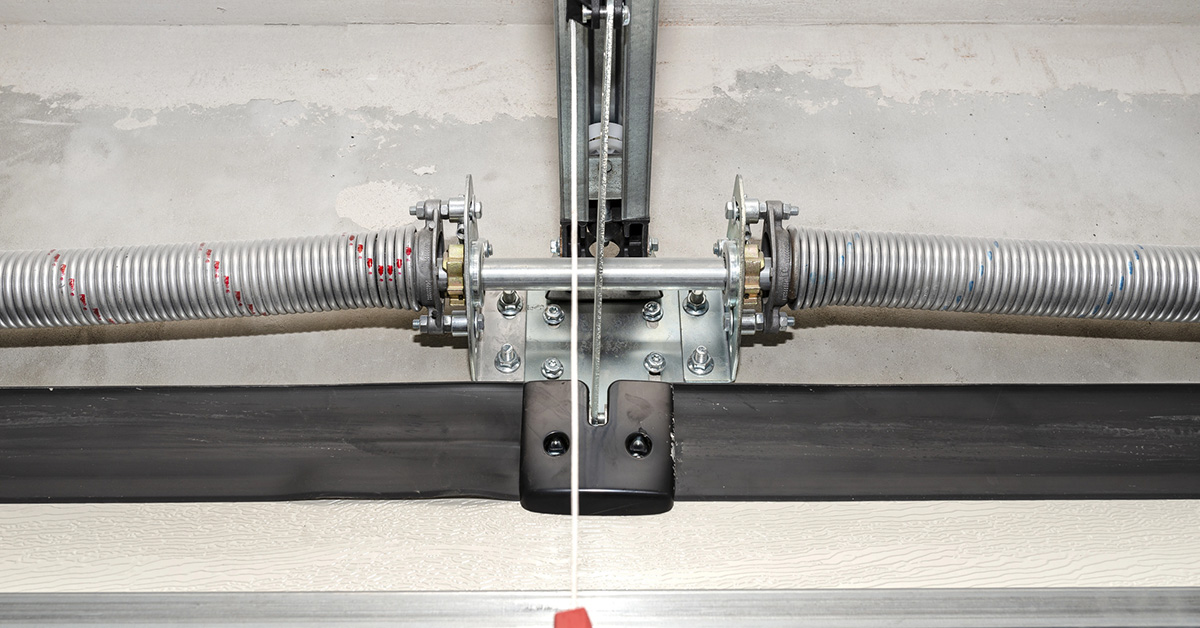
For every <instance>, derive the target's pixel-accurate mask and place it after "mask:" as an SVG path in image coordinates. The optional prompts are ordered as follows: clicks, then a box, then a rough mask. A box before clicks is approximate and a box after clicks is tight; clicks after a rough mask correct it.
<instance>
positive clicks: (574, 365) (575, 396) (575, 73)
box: [566, 20, 579, 607]
mask: <svg viewBox="0 0 1200 628" xmlns="http://www.w3.org/2000/svg"><path fill="white" fill-rule="evenodd" d="M568 23H569V25H570V26H569V28H570V38H571V234H570V240H568V241H567V242H566V245H567V246H569V247H571V381H570V384H571V442H570V443H568V445H567V446H568V447H569V448H570V450H571V606H572V607H575V606H578V605H579V243H578V242H576V240H578V238H579V185H578V181H579V89H578V87H579V86H578V83H579V68H578V57H577V56H576V54H575V39H576V37H575V20H568Z"/></svg>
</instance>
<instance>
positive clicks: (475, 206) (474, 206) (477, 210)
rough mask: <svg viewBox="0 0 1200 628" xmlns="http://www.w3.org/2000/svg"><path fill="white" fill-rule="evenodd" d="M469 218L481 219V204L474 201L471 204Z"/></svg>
mask: <svg viewBox="0 0 1200 628" xmlns="http://www.w3.org/2000/svg"><path fill="white" fill-rule="evenodd" d="M471 216H473V217H475V218H483V203H480V202H479V201H475V202H474V203H471Z"/></svg>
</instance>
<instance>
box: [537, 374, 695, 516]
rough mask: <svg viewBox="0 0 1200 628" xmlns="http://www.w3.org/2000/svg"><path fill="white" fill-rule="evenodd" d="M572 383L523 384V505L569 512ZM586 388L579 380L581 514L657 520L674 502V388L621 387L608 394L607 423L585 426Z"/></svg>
mask: <svg viewBox="0 0 1200 628" xmlns="http://www.w3.org/2000/svg"><path fill="white" fill-rule="evenodd" d="M570 408H571V383H570V382H569V381H540V382H529V383H527V384H525V406H524V416H523V423H522V428H521V505H522V506H524V507H525V508H526V509H527V510H532V511H534V512H542V513H549V514H570V512H571V501H570V499H571V456H570V454H569V452H570V450H569V449H566V450H562V449H561V446H560V443H561V442H562V440H563V438H564V437H566V436H567V435H569V434H570V432H571V429H570V427H571V413H570ZM587 415H588V389H587V386H586V385H585V384H584V383H583V382H579V416H580V426H579V430H578V432H579V438H578V441H579V442H577V443H569V447H578V448H579V512H580V513H581V514H585V515H652V514H658V513H663V512H666V511H668V510H670V509H671V506H673V505H674V503H675V476H674V472H673V465H672V459H671V418H672V395H671V385H670V384H664V383H660V382H634V381H619V382H616V383H614V384H613V385H612V386H610V387H609V389H608V422H607V423H606V424H605V425H602V426H592V425H590V424H589V423H588V422H587V418H586V417H587Z"/></svg>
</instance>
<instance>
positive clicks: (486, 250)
mask: <svg viewBox="0 0 1200 628" xmlns="http://www.w3.org/2000/svg"><path fill="white" fill-rule="evenodd" d="M483 256H484V257H491V256H492V243H491V242H485V243H484V245H483Z"/></svg>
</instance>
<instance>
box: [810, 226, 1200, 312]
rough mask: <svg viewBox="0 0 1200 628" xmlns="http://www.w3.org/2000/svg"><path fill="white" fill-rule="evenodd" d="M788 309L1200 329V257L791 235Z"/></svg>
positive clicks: (1165, 249)
mask: <svg viewBox="0 0 1200 628" xmlns="http://www.w3.org/2000/svg"><path fill="white" fill-rule="evenodd" d="M789 233H790V234H791V244H792V255H793V262H794V263H793V266H792V277H791V279H792V283H791V286H792V290H793V292H792V293H791V294H790V295H789V297H790V298H789V305H791V307H792V308H794V309H799V308H812V307H821V306H825V305H852V306H868V307H885V308H910V309H921V310H945V311H951V312H987V313H994V314H1015V315H1027V316H1055V317H1066V318H1096V319H1118V320H1143V321H1178V322H1191V321H1196V320H1200V247H1186V246H1142V245H1138V244H1088V243H1078V242H1037V241H1028V240H989V239H984V238H963V237H950V236H933V235H916V234H903V233H872V232H866V231H861V232H860V231H828V230H821V229H806V228H796V227H793V228H791V229H789Z"/></svg>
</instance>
